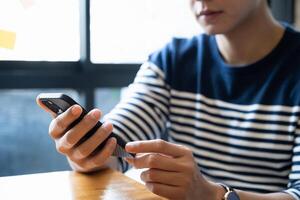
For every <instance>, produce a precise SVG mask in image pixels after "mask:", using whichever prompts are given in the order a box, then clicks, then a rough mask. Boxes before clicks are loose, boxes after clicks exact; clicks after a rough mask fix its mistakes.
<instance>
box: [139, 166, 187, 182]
mask: <svg viewBox="0 0 300 200" xmlns="http://www.w3.org/2000/svg"><path fill="white" fill-rule="evenodd" d="M141 179H142V181H144V182H146V183H147V182H149V183H151V182H154V183H161V184H166V185H171V186H182V185H184V184H186V180H185V179H186V178H185V176H184V174H182V173H179V172H170V171H165V170H158V169H149V170H146V171H143V172H142V173H141Z"/></svg>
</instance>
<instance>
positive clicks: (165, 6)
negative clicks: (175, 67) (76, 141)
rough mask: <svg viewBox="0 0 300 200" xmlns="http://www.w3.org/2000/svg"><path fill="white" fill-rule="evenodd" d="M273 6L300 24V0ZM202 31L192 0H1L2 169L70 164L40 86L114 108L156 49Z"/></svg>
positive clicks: (278, 0) (2, 172) (3, 172)
mask: <svg viewBox="0 0 300 200" xmlns="http://www.w3.org/2000/svg"><path fill="white" fill-rule="evenodd" d="M271 8H272V11H273V13H274V15H275V16H276V18H278V19H280V20H282V21H286V22H288V23H291V24H292V25H294V26H296V27H298V28H300V0H284V1H283V0H272V1H271ZM200 32H201V29H200V28H199V27H198V25H197V24H196V22H195V20H194V18H193V16H192V14H191V12H190V10H189V0H0V176H10V175H19V174H28V173H38V172H48V171H57V170H69V169H70V168H69V166H68V164H67V161H66V159H65V157H64V156H61V155H60V154H59V153H57V152H56V150H55V146H54V143H53V142H52V140H51V139H50V137H49V135H48V125H49V123H50V121H51V117H50V116H49V115H48V114H47V113H45V112H44V111H43V110H41V109H40V108H39V107H38V106H37V105H36V103H35V98H36V96H37V95H38V94H39V93H41V92H63V93H66V94H68V95H70V96H72V97H73V98H74V99H75V100H77V101H79V102H80V103H81V104H82V105H84V106H85V107H86V108H88V109H91V108H93V107H98V108H100V109H101V110H102V111H103V112H104V113H108V112H109V111H110V110H111V109H112V108H113V107H114V105H116V104H117V103H118V101H119V100H120V98H121V96H122V91H123V89H124V88H126V86H127V85H128V84H129V83H130V82H132V80H133V78H134V76H135V73H136V72H137V70H138V68H139V66H140V65H141V63H143V62H144V61H145V60H146V59H147V56H148V54H150V53H151V52H153V51H155V50H157V49H159V48H161V47H162V46H163V45H164V44H165V43H167V42H168V41H169V40H170V39H171V38H172V37H181V36H184V37H190V36H192V35H194V34H199V33H200Z"/></svg>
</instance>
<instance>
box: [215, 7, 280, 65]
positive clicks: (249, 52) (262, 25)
mask: <svg viewBox="0 0 300 200" xmlns="http://www.w3.org/2000/svg"><path fill="white" fill-rule="evenodd" d="M263 9H266V8H261V10H258V11H257V13H254V14H253V16H252V17H249V19H248V20H247V21H246V22H245V23H243V24H242V25H240V26H238V27H237V28H235V30H233V31H231V32H229V33H226V34H220V35H216V40H217V44H218V48H219V51H220V53H221V55H222V56H223V58H224V60H225V61H226V62H227V63H228V64H230V65H233V66H243V65H248V64H251V63H255V62H256V61H258V60H260V59H262V58H263V57H265V56H266V55H268V54H269V53H270V52H271V51H272V50H273V49H274V48H275V47H276V45H277V44H278V43H279V41H280V40H281V38H282V37H283V34H284V28H283V27H282V26H281V25H280V24H279V23H278V22H276V21H275V20H274V18H273V17H272V16H271V14H270V13H269V11H268V10H263Z"/></svg>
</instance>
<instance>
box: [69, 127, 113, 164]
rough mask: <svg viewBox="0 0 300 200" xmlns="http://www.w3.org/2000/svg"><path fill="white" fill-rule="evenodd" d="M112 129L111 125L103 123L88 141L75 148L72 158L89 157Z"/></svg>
mask: <svg viewBox="0 0 300 200" xmlns="http://www.w3.org/2000/svg"><path fill="white" fill-rule="evenodd" d="M112 129H113V127H112V124H110V123H104V124H103V125H102V126H101V127H100V128H99V129H98V130H97V131H96V132H95V133H94V134H93V135H92V136H91V137H90V138H89V139H88V140H86V141H85V142H83V143H82V144H80V145H79V146H78V147H76V150H75V151H74V152H73V155H72V156H74V157H75V158H76V159H83V158H87V157H88V156H90V155H91V154H92V153H93V152H94V150H95V149H96V148H97V147H98V146H99V145H100V144H101V143H103V141H104V140H106V138H107V137H108V136H109V135H110V134H111V132H112Z"/></svg>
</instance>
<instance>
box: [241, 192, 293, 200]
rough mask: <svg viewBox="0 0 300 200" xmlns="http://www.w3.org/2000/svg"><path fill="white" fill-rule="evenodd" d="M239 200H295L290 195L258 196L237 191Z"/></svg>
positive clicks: (272, 194)
mask: <svg viewBox="0 0 300 200" xmlns="http://www.w3.org/2000/svg"><path fill="white" fill-rule="evenodd" d="M237 193H238V195H239V197H240V200H295V199H294V198H293V197H292V196H291V195H289V194H286V193H283V192H280V193H270V194H258V193H253V192H244V191H237Z"/></svg>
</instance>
